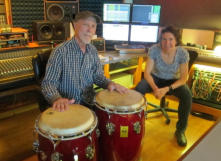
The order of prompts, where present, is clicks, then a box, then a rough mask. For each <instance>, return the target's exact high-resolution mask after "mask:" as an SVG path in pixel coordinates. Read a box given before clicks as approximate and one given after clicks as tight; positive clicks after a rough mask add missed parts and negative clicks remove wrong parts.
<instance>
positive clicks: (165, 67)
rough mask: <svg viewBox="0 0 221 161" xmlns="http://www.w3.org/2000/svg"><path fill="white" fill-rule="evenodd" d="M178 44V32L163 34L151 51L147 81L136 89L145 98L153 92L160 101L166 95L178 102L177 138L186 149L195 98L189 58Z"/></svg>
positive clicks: (147, 66)
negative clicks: (190, 79)
mask: <svg viewBox="0 0 221 161" xmlns="http://www.w3.org/2000/svg"><path fill="white" fill-rule="evenodd" d="M179 44H180V34H179V31H178V30H176V29H175V28H173V27H172V26H168V27H166V28H164V29H163V30H162V32H161V36H160V42H159V44H156V45H154V46H152V47H151V48H150V49H149V52H148V59H147V62H146V69H145V72H144V79H143V80H141V82H140V83H139V84H138V85H137V87H136V88H135V89H136V90H137V91H139V92H141V93H142V94H145V93H148V92H151V91H153V94H154V96H155V97H156V98H157V99H161V98H162V97H163V96H165V94H166V93H169V94H172V95H174V96H176V97H178V98H179V107H178V122H177V124H176V132H175V136H176V138H177V143H178V144H179V145H180V146H185V145H186V144H187V140H186V137H185V130H186V127H187V121H188V115H189V112H190V109H191V106H192V95H191V91H190V89H189V88H188V86H187V85H186V81H187V80H188V62H189V54H188V52H187V51H186V50H185V49H183V48H182V47H180V46H178V45H179Z"/></svg>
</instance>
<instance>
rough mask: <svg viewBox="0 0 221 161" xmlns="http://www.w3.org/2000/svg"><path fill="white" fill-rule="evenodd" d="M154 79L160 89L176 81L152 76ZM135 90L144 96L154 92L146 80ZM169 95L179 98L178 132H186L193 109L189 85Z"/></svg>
mask: <svg viewBox="0 0 221 161" xmlns="http://www.w3.org/2000/svg"><path fill="white" fill-rule="evenodd" d="M152 77H153V80H154V82H155V84H156V85H157V86H158V87H159V88H162V87H166V86H169V85H171V84H172V83H174V82H175V81H176V79H173V80H165V79H160V78H158V77H156V76H154V75H152ZM135 90H136V91H138V92H140V93H142V94H143V95H144V94H145V93H150V92H152V91H153V90H152V88H151V87H150V85H149V84H148V83H147V81H146V80H145V79H142V80H141V81H140V83H139V84H138V85H137V86H136V88H135ZM168 94H170V95H174V96H176V97H177V98H179V107H178V122H177V124H176V128H177V130H179V131H182V132H184V131H185V130H186V127H187V122H188V116H189V113H190V110H191V107H192V93H191V91H190V89H189V87H188V86H187V85H183V86H180V87H178V88H176V89H174V90H173V91H172V92H171V93H168Z"/></svg>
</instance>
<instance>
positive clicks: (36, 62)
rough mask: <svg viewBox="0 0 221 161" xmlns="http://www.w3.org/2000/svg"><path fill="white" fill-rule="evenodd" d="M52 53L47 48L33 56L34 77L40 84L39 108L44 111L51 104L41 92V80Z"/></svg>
mask: <svg viewBox="0 0 221 161" xmlns="http://www.w3.org/2000/svg"><path fill="white" fill-rule="evenodd" d="M50 53H51V49H49V50H46V51H41V52H39V53H38V54H37V55H36V56H34V57H33V58H32V65H33V70H34V78H35V81H36V84H37V85H38V86H39V91H38V92H39V95H38V105H39V109H40V111H41V112H43V111H44V110H46V109H47V108H48V107H49V106H50V105H49V104H48V102H47V101H46V100H45V98H44V96H43V95H42V93H41V82H42V79H43V78H44V75H45V69H46V65H47V62H48V58H49V56H50Z"/></svg>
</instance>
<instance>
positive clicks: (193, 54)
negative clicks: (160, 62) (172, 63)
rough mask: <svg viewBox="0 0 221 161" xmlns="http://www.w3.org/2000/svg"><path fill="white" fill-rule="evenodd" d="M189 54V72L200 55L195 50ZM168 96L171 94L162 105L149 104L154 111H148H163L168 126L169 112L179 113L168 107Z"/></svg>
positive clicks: (164, 98) (161, 102)
mask: <svg viewBox="0 0 221 161" xmlns="http://www.w3.org/2000/svg"><path fill="white" fill-rule="evenodd" d="M188 52H189V57H190V60H189V70H190V69H191V67H192V65H193V63H194V61H195V60H196V58H197V57H198V53H197V52H196V51H193V50H188ZM167 95H169V94H166V95H165V96H164V97H163V98H162V99H161V100H160V105H155V104H152V103H149V102H148V103H147V104H148V105H150V106H152V107H154V109H150V110H147V113H153V112H158V111H161V112H162V114H163V116H164V117H165V118H166V124H169V123H170V118H169V116H168V114H167V112H178V110H176V109H172V108H169V107H168V105H169V102H168V101H166V96H167Z"/></svg>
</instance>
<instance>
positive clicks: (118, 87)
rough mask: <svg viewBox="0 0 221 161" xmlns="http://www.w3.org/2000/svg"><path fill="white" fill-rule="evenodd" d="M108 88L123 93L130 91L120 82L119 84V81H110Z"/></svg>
mask: <svg viewBox="0 0 221 161" xmlns="http://www.w3.org/2000/svg"><path fill="white" fill-rule="evenodd" d="M107 88H108V90H109V91H113V90H115V91H117V92H119V93H121V94H125V93H127V92H128V88H126V87H124V86H121V85H120V84H117V83H114V82H110V83H109V84H108V87H107Z"/></svg>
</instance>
